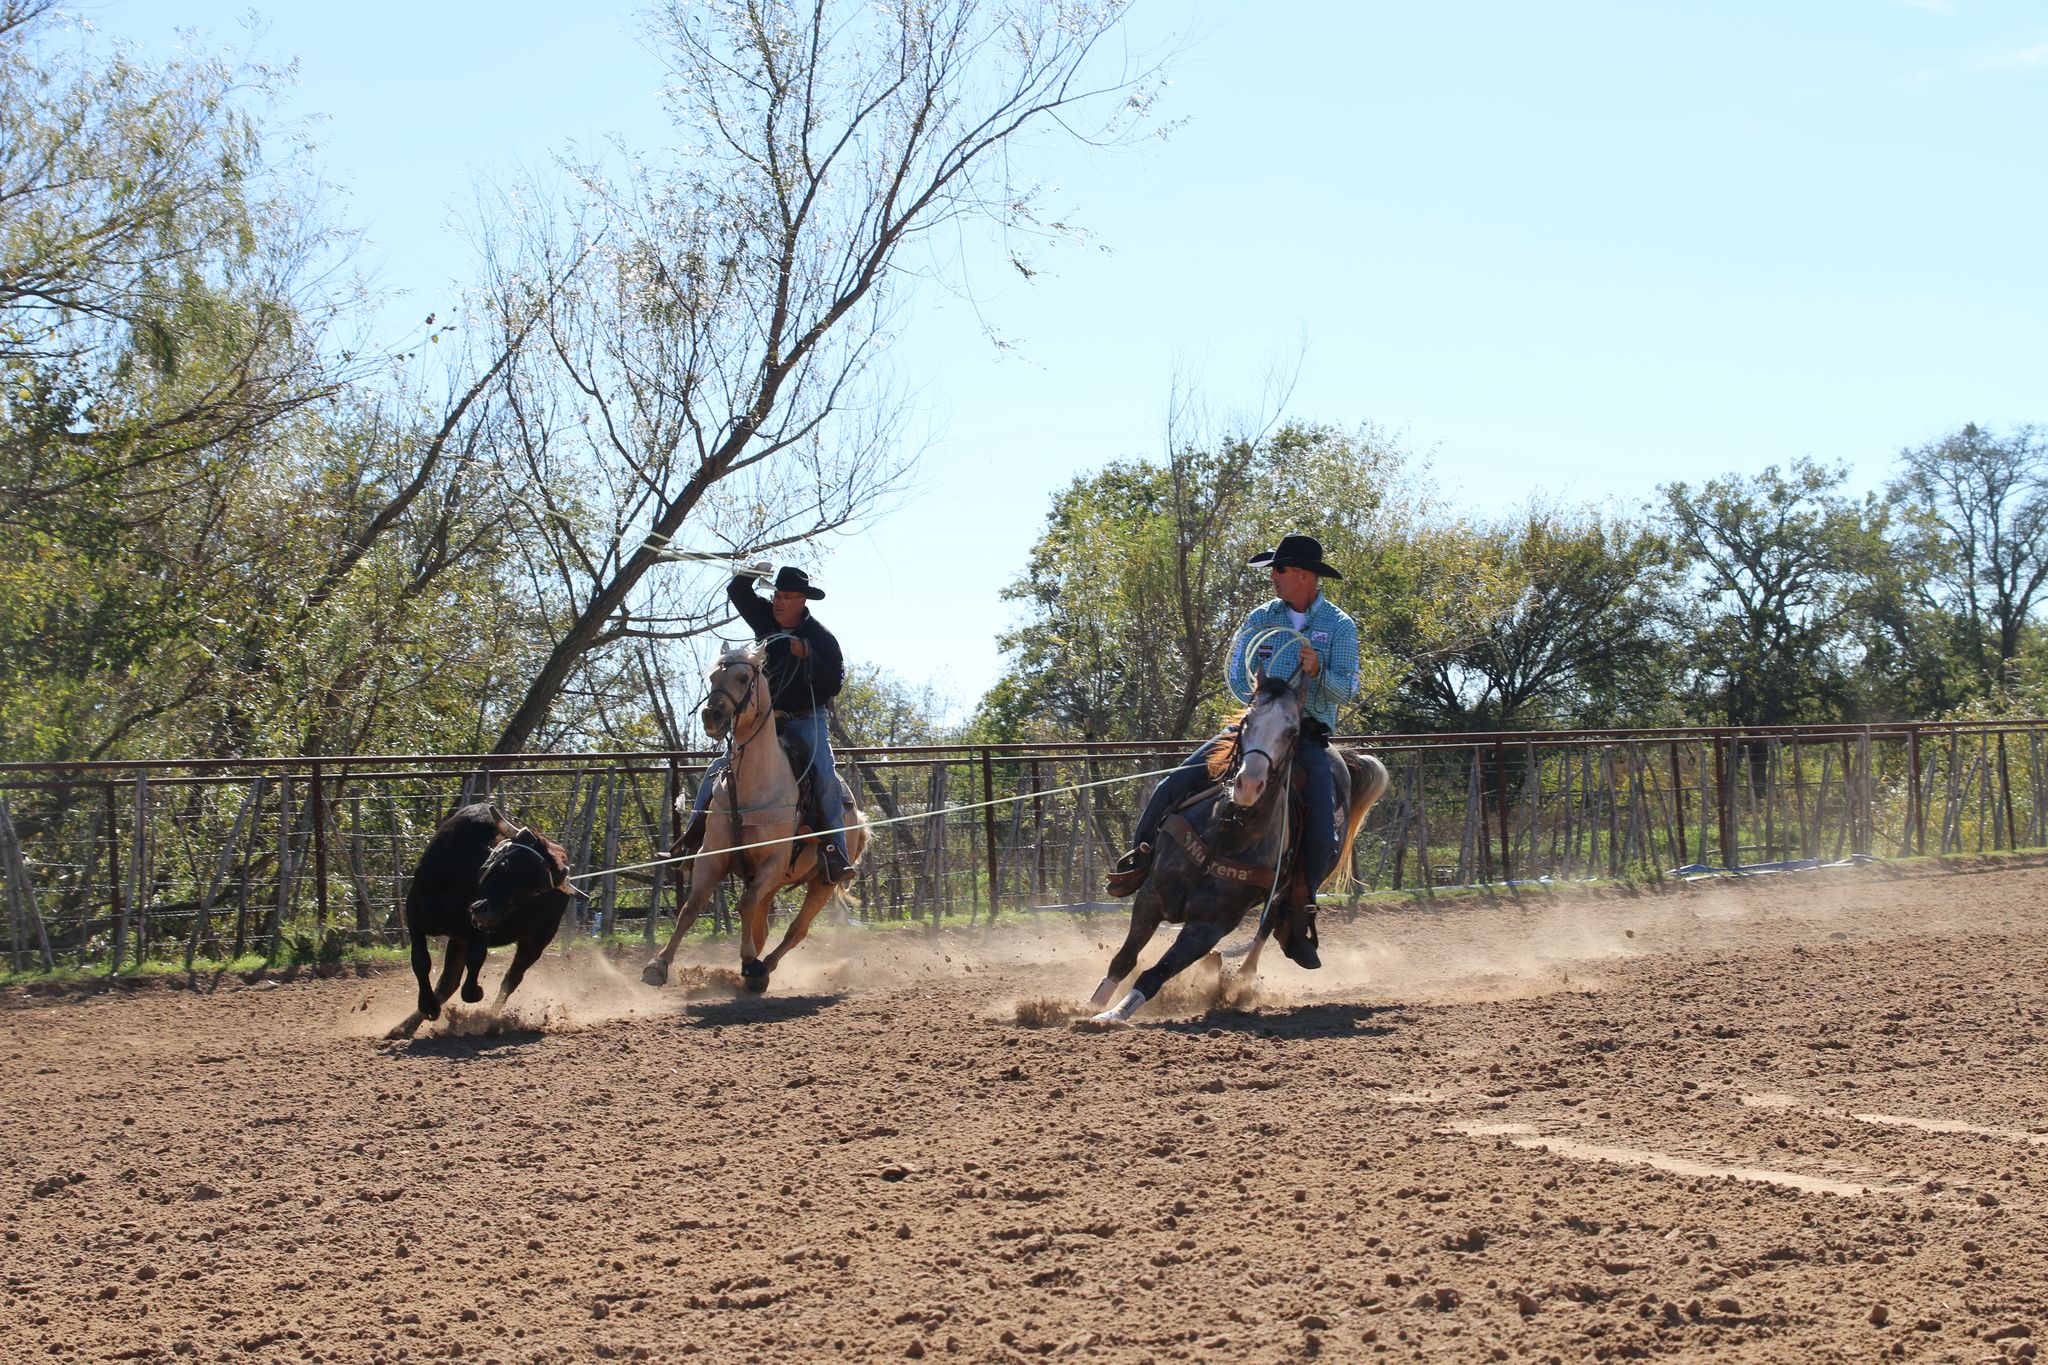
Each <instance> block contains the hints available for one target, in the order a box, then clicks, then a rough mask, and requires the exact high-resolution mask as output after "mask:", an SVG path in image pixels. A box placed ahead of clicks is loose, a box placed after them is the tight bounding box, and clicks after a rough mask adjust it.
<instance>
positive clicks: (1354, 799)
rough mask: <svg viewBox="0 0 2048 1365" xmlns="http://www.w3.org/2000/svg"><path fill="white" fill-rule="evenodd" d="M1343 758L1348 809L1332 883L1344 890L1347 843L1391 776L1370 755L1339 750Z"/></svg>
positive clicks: (1347, 883) (1347, 878)
mask: <svg viewBox="0 0 2048 1365" xmlns="http://www.w3.org/2000/svg"><path fill="white" fill-rule="evenodd" d="M1337 752H1338V753H1340V754H1342V755H1343V757H1344V766H1345V767H1346V768H1349V769H1350V770H1351V811H1350V813H1349V814H1348V815H1347V816H1346V817H1345V819H1344V845H1343V847H1342V848H1340V849H1338V850H1337V875H1336V878H1335V881H1334V883H1333V885H1334V886H1335V887H1336V888H1337V889H1339V890H1348V889H1349V888H1350V886H1351V885H1352V880H1351V845H1352V844H1353V843H1355V842H1356V841H1357V839H1358V831H1359V829H1360V828H1361V827H1362V826H1363V825H1364V824H1365V817H1366V816H1368V815H1370V814H1371V813H1372V808H1373V803H1374V802H1376V801H1378V800H1379V799H1380V798H1381V797H1382V796H1385V795H1386V794H1387V788H1388V786H1390V785H1391V784H1392V782H1393V780H1394V779H1393V776H1392V775H1391V774H1389V773H1388V772H1387V765H1386V764H1384V763H1382V762H1380V761H1379V760H1378V759H1376V758H1374V757H1373V756H1372V755H1371V754H1360V753H1354V752H1352V751H1351V750H1349V749H1339V750H1338V751H1337Z"/></svg>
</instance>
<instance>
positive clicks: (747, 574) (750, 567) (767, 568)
mask: <svg viewBox="0 0 2048 1365" xmlns="http://www.w3.org/2000/svg"><path fill="white" fill-rule="evenodd" d="M774 573H775V566H774V565H773V564H770V563H769V562H768V561H767V560H765V559H757V560H755V561H754V562H753V563H752V564H742V565H740V567H739V575H740V577H742V578H768V577H771V576H773V575H774Z"/></svg>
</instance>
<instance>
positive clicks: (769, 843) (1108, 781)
mask: <svg viewBox="0 0 2048 1365" xmlns="http://www.w3.org/2000/svg"><path fill="white" fill-rule="evenodd" d="M1180 766H1181V765H1180V764H1178V763H1176V764H1174V765H1173V767H1172V768H1156V769H1154V770H1153V771H1151V772H1148V773H1132V774H1130V775H1129V776H1126V777H1105V778H1101V779H1099V780H1098V781H1094V782H1076V783H1074V784H1073V785H1072V786H1069V787H1045V788H1042V789H1039V790H1034V791H1028V792H1021V793H1019V794H1018V795H1016V796H998V797H996V798H995V799H994V800H993V801H974V802H970V803H968V804H966V805H960V806H941V807H939V808H938V809H937V810H935V811H930V810H928V811H924V812H921V813H920V814H917V815H898V816H895V817H894V818H892V819H888V820H870V821H868V822H867V823H866V824H864V825H841V826H839V827H838V828H837V829H814V830H812V831H811V832H810V833H809V834H791V835H788V836H786V837H784V838H781V839H763V840H761V841H760V842H758V843H752V844H737V845H733V846H731V847H727V848H721V849H715V850H713V851H712V852H710V853H683V854H678V855H676V856H674V857H669V858H656V859H655V860H654V861H652V862H647V863H627V864H626V865H624V866H623V867H611V868H606V869H604V870H603V871H600V872H580V873H578V874H577V875H575V876H573V877H571V878H569V880H570V881H572V882H585V881H589V880H590V879H591V878H593V877H608V876H612V875H614V874H616V873H620V872H639V871H642V870H644V869H646V868H650V867H668V866H670V865H671V864H674V863H690V862H695V861H696V860H697V859H699V858H711V857H716V856H718V855H720V854H725V853H746V852H750V851H751V850H753V849H757V848H773V847H774V846H775V845H777V844H793V843H795V842H796V841H797V840H799V839H818V838H823V837H824V836H825V835H828V834H845V833H847V832H849V831H851V830H856V829H880V828H881V827H882V826H884V825H900V824H907V823H909V822H910V821H912V820H929V819H931V818H932V817H933V816H935V815H936V816H938V817H939V818H940V819H942V820H943V819H944V818H945V817H946V816H948V815H951V814H953V813H955V812H956V811H967V810H982V809H984V808H985V807H988V806H1003V805H1008V804H1009V803H1010V802H1012V801H1029V800H1031V799H1032V798H1034V797H1039V796H1057V795H1059V794H1060V793H1061V792H1077V791H1081V790H1084V789H1085V788H1089V787H1109V786H1114V785H1115V784H1117V783H1119V782H1142V781H1144V780H1145V779H1146V778H1148V777H1164V776H1165V775H1166V774H1168V773H1170V772H1173V771H1174V769H1176V768H1179V767H1180ZM708 813H709V812H707V814H708Z"/></svg>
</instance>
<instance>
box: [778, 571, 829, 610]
mask: <svg viewBox="0 0 2048 1365" xmlns="http://www.w3.org/2000/svg"><path fill="white" fill-rule="evenodd" d="M775 591H777V592H800V593H802V594H803V595H804V596H806V597H808V598H810V599H811V600H812V601H813V602H815V601H817V600H818V599H819V598H821V597H823V596H824V595H825V590H824V589H823V588H814V587H812V586H811V576H810V575H809V574H807V573H805V572H804V571H803V570H802V569H798V568H793V567H791V566H790V565H788V564H785V565H783V566H782V572H781V573H779V574H777V575H775Z"/></svg>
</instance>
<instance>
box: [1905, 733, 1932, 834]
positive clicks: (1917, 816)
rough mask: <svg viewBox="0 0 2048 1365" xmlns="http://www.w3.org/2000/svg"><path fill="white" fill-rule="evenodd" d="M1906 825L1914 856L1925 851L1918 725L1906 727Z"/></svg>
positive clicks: (1924, 821)
mask: <svg viewBox="0 0 2048 1365" xmlns="http://www.w3.org/2000/svg"><path fill="white" fill-rule="evenodd" d="M1906 767H1907V769H1908V772H1907V774H1906V820H1907V825H1906V827H1907V828H1908V829H1909V830H1911V831H1912V834H1913V853H1914V856H1916V857H1919V856H1924V855H1925V854H1926V852H1927V810H1926V807H1925V805H1924V804H1923V803H1922V802H1921V800H1920V727H1919V726H1918V725H1909V726H1907V727H1906Z"/></svg>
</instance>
